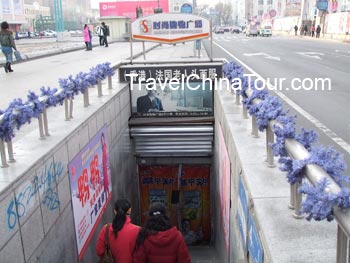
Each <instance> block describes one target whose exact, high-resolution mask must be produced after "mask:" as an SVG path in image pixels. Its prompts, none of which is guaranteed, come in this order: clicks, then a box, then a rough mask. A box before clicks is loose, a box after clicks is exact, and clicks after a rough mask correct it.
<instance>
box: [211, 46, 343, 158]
mask: <svg viewBox="0 0 350 263" xmlns="http://www.w3.org/2000/svg"><path fill="white" fill-rule="evenodd" d="M214 44H215V45H217V46H218V47H219V48H221V49H222V50H223V51H224V52H225V53H227V54H228V55H229V56H231V57H232V58H233V59H235V60H236V61H238V62H239V63H240V64H241V65H242V66H244V67H245V68H246V69H248V70H249V71H250V72H251V73H253V74H254V75H255V76H257V77H258V78H263V77H262V76H260V75H259V74H258V73H256V72H255V71H254V70H253V69H252V68H251V67H249V66H248V65H246V64H245V63H244V62H243V61H241V60H240V59H238V58H237V57H235V56H234V55H232V54H231V53H230V52H229V51H228V50H226V49H225V48H224V47H222V46H221V45H219V44H218V43H215V42H214ZM267 84H268V85H269V88H272V89H274V86H273V85H271V84H270V83H267ZM274 92H276V94H277V95H278V96H279V97H280V98H281V99H282V100H284V101H285V102H286V103H287V104H289V105H290V106H291V107H292V108H294V109H295V110H296V111H297V112H298V113H299V114H301V115H302V116H304V117H305V118H306V119H307V120H309V121H310V122H312V123H313V124H314V125H315V126H316V127H317V128H319V129H320V130H322V131H323V132H324V133H325V134H326V135H327V136H328V137H329V138H330V139H331V140H332V141H334V142H335V143H336V144H337V145H338V146H339V147H341V148H342V149H343V150H344V151H346V152H348V153H350V144H348V143H347V142H346V141H344V140H343V139H342V138H340V137H339V136H338V135H337V134H336V133H335V132H333V131H332V130H331V129H329V128H328V127H327V126H325V125H324V124H323V123H322V122H320V121H319V120H318V119H316V118H315V117H313V116H312V115H311V114H310V113H308V112H307V111H305V110H304V109H302V108H301V107H300V106H299V105H298V104H296V103H295V102H294V101H292V100H291V99H290V98H288V97H287V96H286V95H284V94H283V93H282V92H280V91H278V90H277V89H274Z"/></svg>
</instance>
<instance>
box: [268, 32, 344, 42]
mask: <svg viewBox="0 0 350 263" xmlns="http://www.w3.org/2000/svg"><path fill="white" fill-rule="evenodd" d="M272 34H273V35H280V36H288V37H294V38H304V39H310V40H315V41H336V42H342V43H350V35H344V34H322V33H321V35H320V38H316V37H311V36H310V35H307V36H302V35H300V33H299V31H298V34H297V35H295V32H294V30H292V31H290V32H289V31H273V32H272Z"/></svg>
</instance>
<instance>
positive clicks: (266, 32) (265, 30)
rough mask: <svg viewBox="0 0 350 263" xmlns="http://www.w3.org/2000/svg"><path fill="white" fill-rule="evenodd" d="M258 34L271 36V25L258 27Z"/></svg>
mask: <svg viewBox="0 0 350 263" xmlns="http://www.w3.org/2000/svg"><path fill="white" fill-rule="evenodd" d="M259 35H260V36H263V37H264V36H267V37H270V36H272V30H271V26H264V27H262V28H260V29H259Z"/></svg>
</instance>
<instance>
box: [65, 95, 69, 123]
mask: <svg viewBox="0 0 350 263" xmlns="http://www.w3.org/2000/svg"><path fill="white" fill-rule="evenodd" d="M64 113H65V116H66V121H69V107H68V99H67V98H65V99H64Z"/></svg>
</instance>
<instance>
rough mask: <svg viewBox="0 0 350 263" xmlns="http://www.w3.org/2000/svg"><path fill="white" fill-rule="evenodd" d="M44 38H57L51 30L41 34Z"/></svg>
mask: <svg viewBox="0 0 350 263" xmlns="http://www.w3.org/2000/svg"><path fill="white" fill-rule="evenodd" d="M43 34H44V36H47V37H56V36H57V33H56V31H53V30H46V31H44V32H43Z"/></svg>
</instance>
